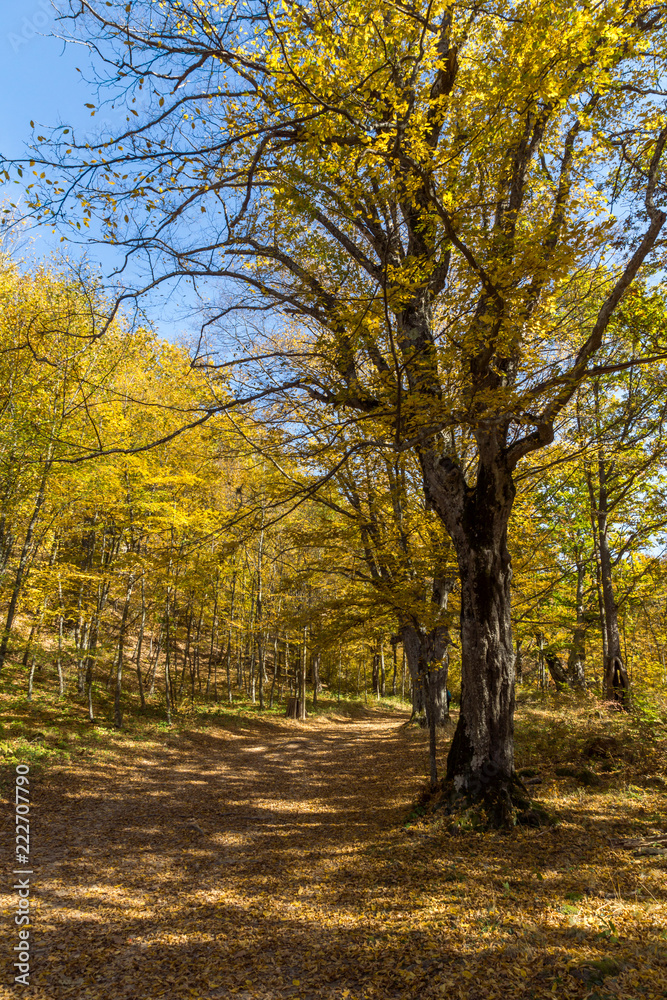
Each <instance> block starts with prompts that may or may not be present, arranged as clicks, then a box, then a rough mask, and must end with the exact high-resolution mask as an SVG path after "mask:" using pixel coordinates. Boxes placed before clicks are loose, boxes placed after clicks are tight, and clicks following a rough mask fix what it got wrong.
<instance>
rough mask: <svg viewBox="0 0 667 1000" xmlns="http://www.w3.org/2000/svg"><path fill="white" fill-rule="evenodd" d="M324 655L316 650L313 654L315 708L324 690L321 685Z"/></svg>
mask: <svg viewBox="0 0 667 1000" xmlns="http://www.w3.org/2000/svg"><path fill="white" fill-rule="evenodd" d="M321 660H322V654H321V653H320V652H319V651H318V650H314V651H313V654H312V681H313V707H315V706H316V705H317V696H318V694H319V693H320V691H321V690H322V687H321V685H320V663H321Z"/></svg>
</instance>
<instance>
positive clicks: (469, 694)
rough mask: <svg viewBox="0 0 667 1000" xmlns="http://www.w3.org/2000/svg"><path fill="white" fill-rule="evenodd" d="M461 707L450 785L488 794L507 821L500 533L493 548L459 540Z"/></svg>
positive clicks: (503, 544) (505, 590)
mask: <svg viewBox="0 0 667 1000" xmlns="http://www.w3.org/2000/svg"><path fill="white" fill-rule="evenodd" d="M458 557H459V567H460V571H461V646H462V669H461V713H460V715H459V722H458V725H457V727H456V732H455V734H454V739H453V741H452V746H451V749H450V752H449V758H448V760H447V777H448V778H449V779H451V780H452V781H453V783H454V787H455V788H456V790H457V791H459V792H463V793H465V794H467V795H469V796H470V797H471V798H473V799H475V798H479V797H483V798H486V799H490V800H492V801H493V802H494V805H495V806H496V808H497V811H498V812H499V814H500V815H499V816H498V818H499V819H501V820H506V819H509V814H510V813H511V800H510V795H509V790H510V786H511V784H512V782H513V779H514V650H513V648H512V628H511V621H510V609H511V604H510V581H511V578H512V571H511V567H510V557H509V552H508V550H507V540H506V532H504V531H503V533H502V536H501V537H500V538H499V539H498V540H497V544H496V545H495V546H491V545H486V546H480V547H474V548H473V547H472V546H470V547H468V549H467V551H466V550H465V549H464V546H463V545H461V546H460V549H459V552H458Z"/></svg>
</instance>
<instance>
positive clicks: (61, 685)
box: [56, 577, 65, 698]
mask: <svg viewBox="0 0 667 1000" xmlns="http://www.w3.org/2000/svg"><path fill="white" fill-rule="evenodd" d="M58 603H59V612H58V653H57V656H56V670H57V671H58V695H59V697H60V698H62V697H63V695H64V694H65V678H64V676H63V585H62V581H61V580H60V577H59V578H58Z"/></svg>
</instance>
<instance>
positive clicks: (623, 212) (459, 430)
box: [24, 0, 667, 822]
mask: <svg viewBox="0 0 667 1000" xmlns="http://www.w3.org/2000/svg"><path fill="white" fill-rule="evenodd" d="M71 16H72V30H73V33H74V34H75V35H76V37H77V39H78V40H82V39H83V40H85V41H86V42H88V43H89V44H90V45H91V47H92V48H93V49H94V51H95V52H97V53H100V58H101V62H100V63H99V67H100V74H101V78H102V81H103V82H104V83H106V84H109V85H110V86H111V87H112V90H114V86H115V90H114V95H115V98H114V99H116V98H117V99H120V100H122V99H125V100H126V101H127V109H128V114H127V126H126V128H122V129H119V130H117V131H116V133H115V134H109V133H108V131H107V133H106V134H105V135H104V137H103V138H101V139H100V141H99V142H98V143H97V144H89V143H88V144H87V143H79V142H77V137H76V135H73V134H72V133H71V131H70V130H68V129H60V130H56V132H55V133H53V135H52V137H51V139H50V140H48V139H46V138H45V137H42V139H43V142H42V140H40V138H39V137H38V138H37V144H36V147H35V151H34V153H33V169H34V172H35V174H36V175H37V180H35V181H34V184H35V186H34V187H31V190H30V198H31V206H32V212H33V213H34V215H35V216H36V217H39V218H40V219H43V220H46V221H48V222H49V223H52V222H53V221H58V220H60V221H62V222H63V224H64V225H65V227H67V226H68V225H69V226H76V227H79V228H81V227H82V226H83V227H84V228H85V226H86V225H87V223H88V221H89V219H90V218H92V217H93V216H95V217H97V218H98V219H99V220H101V224H102V226H103V228H104V235H103V238H104V239H106V240H108V241H110V242H112V243H114V244H115V245H117V246H119V247H120V248H123V249H124V250H125V252H126V253H127V254H128V255H131V256H132V257H133V258H134V259H136V258H137V257H139V256H141V255H142V254H143V255H144V257H145V258H146V259H147V262H148V264H149V265H150V273H151V282H150V284H151V286H152V287H154V285H155V283H159V282H161V281H166V280H171V279H174V278H178V277H184V278H187V279H188V280H190V281H194V282H197V281H201V282H202V283H203V284H204V286H205V289H204V290H205V292H206V294H207V296H210V291H211V286H210V283H211V281H214V280H218V281H220V282H221V288H222V296H221V304H220V308H219V310H217V312H216V311H215V310H214V311H213V312H212V314H211V315H210V316H209V317H208V322H209V323H213V322H214V320H215V317H216V316H218V317H219V318H221V321H222V318H224V317H225V316H228V315H229V310H230V309H232V308H234V306H236V307H238V308H246V309H248V308H250V309H254V310H257V309H260V310H261V309H270V308H274V309H278V310H282V311H283V312H284V313H286V314H290V315H292V316H294V315H296V316H297V317H299V318H300V320H301V322H302V325H303V328H304V343H306V344H307V350H300V351H289V350H288V351H284V350H283V349H282V346H281V347H280V349H278V348H277V347H275V346H274V345H271V344H270V345H269V346H268V347H266V346H264V345H260V346H259V348H258V349H259V353H260V354H262V355H264V357H263V358H262V359H261V361H260V360H259V359H258V363H257V365H256V367H255V369H254V373H253V374H254V380H255V381H254V385H253V392H254V394H255V395H260V394H262V393H269V392H278V391H282V392H290V393H292V394H294V393H298V392H301V393H302V394H304V395H306V396H307V397H308V398H310V399H311V400H312V401H314V402H317V403H319V404H320V405H322V406H324V407H326V408H328V411H329V413H330V415H331V418H332V419H334V418H335V417H340V419H348V420H349V419H352V418H355V419H356V420H357V426H358V428H359V435H360V436H363V437H365V438H366V439H367V440H366V442H365V443H366V445H370V443H371V442H373V443H374V445H375V446H377V447H383V448H394V449H399V450H400V449H407V448H412V449H415V451H416V453H417V455H418V458H419V462H420V466H421V476H422V488H423V490H424V492H425V495H426V497H427V500H428V502H429V504H430V505H431V506H432V507H433V509H434V511H435V512H436V513H437V515H438V517H440V518H441V520H442V522H443V524H444V525H445V527H446V529H447V531H448V532H449V534H450V536H451V538H452V541H453V544H454V547H455V549H456V553H457V560H458V568H459V574H460V579H461V601H462V646H463V665H462V701H461V715H460V720H459V724H458V728H457V732H456V735H455V738H454V741H453V745H452V749H451V752H450V755H449V761H448V776H449V778H450V779H451V783H452V787H453V789H455V790H456V791H457V792H462V793H466V794H467V795H469V796H471V797H473V798H477V797H479V796H480V795H481V796H482V797H483V798H484V799H485V800H486V802H487V804H488V806H489V808H490V812H491V813H492V814H493V815H494V816H495V818H496V820H497V821H499V822H512V821H513V819H514V816H515V814H514V811H513V803H518V804H519V805H521V806H522V807H523V805H524V804H525V800H524V799H523V797H522V792H521V789H520V787H519V784H518V782H517V780H516V778H515V774H514V754H513V714H514V673H513V650H512V638H511V626H510V579H511V566H510V556H509V550H508V546H507V525H508V520H509V517H510V513H511V509H512V502H513V499H514V494H515V486H514V470H515V468H516V466H517V463H518V462H519V461H520V460H521V459H522V458H523V457H524V456H526V455H527V454H529V453H530V452H531V451H534V450H535V449H539V448H542V447H544V446H545V445H547V444H549V443H550V442H551V440H552V438H553V436H554V425H555V421H556V419H557V417H558V415H559V413H560V412H561V411H562V409H563V407H565V406H566V405H567V403H568V402H569V400H570V399H571V397H572V395H573V394H574V393H575V392H576V389H577V386H578V385H579V384H580V383H581V382H582V381H583V380H585V379H587V378H588V377H590V375H591V372H593V373H594V372H595V356H596V353H597V352H598V350H599V349H600V346H601V345H602V343H603V340H604V336H605V331H606V329H607V326H608V324H609V321H610V318H611V317H612V315H613V313H614V311H615V309H616V307H617V306H618V304H619V302H620V301H621V299H622V297H623V295H624V294H625V292H626V291H627V289H628V288H629V287H630V286H631V285H632V283H633V281H634V280H635V277H636V276H637V274H638V272H639V271H640V269H641V268H642V267H654V266H655V267H657V266H658V260H659V255H658V254H657V253H656V251H657V249H658V248H659V245H660V236H661V231H662V228H663V226H664V223H665V219H666V217H667V216H666V215H665V212H664V211H663V210H662V209H661V208H660V207H659V204H658V202H659V199H660V197H661V196H662V185H663V176H664V174H663V167H662V154H663V149H664V145H665V141H666V140H667V117H666V115H665V108H664V97H663V94H664V86H663V75H664V71H665V53H666V52H667V47H666V45H665V17H664V12H663V10H662V8H660V7H655V6H652V5H650V4H648V3H643V2H639V0H622V2H621V0H603V2H602V3H600V4H597V5H594V6H589V5H580V6H578V7H576V6H575V7H573V6H572V4H568V3H564V2H563V0H555V2H554V0H522V2H519V3H517V4H513V5H512V6H511V8H510V7H508V6H507V4H506V3H505V2H504V0H489V2H485V3H479V4H475V5H473V6H472V7H471V6H470V5H467V4H459V3H456V2H436V3H433V2H431V0H429V2H426V0H423V2H420V0H416V2H410V3H406V4H400V3H398V4H390V5H387V4H381V3H378V2H377V0H346V2H343V3H342V4H341V3H335V4H333V3H326V2H325V3H320V2H317V3H309V2H303V3H296V2H294V3H290V2H288V3H282V2H281V3H272V2H264V0H250V2H249V3H248V4H245V5H244V6H242V7H239V6H238V5H236V4H235V3H232V2H230V0H224V2H221V3H217V2H215V3H214V2H206V3H199V2H192V0H183V2H180V3H178V4H172V3H168V4H161V5H156V4H154V3H148V2H146V0H130V2H127V3H125V2H122V3H121V2H112V0H109V2H107V3H97V2H94V0H76V2H72V4H71ZM40 142H41V145H40ZM24 166H25V169H27V164H25V165H24ZM41 174H46V175H47V178H46V179H47V180H49V181H50V182H51V183H50V184H49V186H48V187H45V186H43V185H42V184H40V182H39V177H40V175H41ZM232 286H236V287H238V289H239V294H238V297H237V298H236V300H235V301H231V300H230V295H231V291H230V289H231V288H232ZM582 288H585V289H587V291H586V293H585V295H586V298H587V299H588V306H589V308H588V309H587V310H586V309H581V308H576V305H577V303H576V302H573V293H574V292H575V291H576V292H577V293H579V291H580V290H581V289H582ZM128 294H131V295H132V296H134V295H135V294H136V290H134V289H133V290H131V291H126V292H125V293H124V295H128ZM122 299H123V295H121V296H120V299H119V301H122ZM587 317H591V318H590V319H588V318H587ZM275 327H276V324H275V322H273V323H269V324H267V327H266V334H265V335H266V337H267V338H268V339H269V341H270V340H271V338H272V334H273V332H274V330H275ZM654 346H655V345H651V344H650V343H642V344H638V345H637V358H638V359H641V358H642V357H644V356H645V355H646V353H647V352H648V353H650V352H651V349H652V347H654ZM658 349H659V350H660V351H662V345H659V348H658ZM245 353H246V356H247V353H248V352H247V345H246V352H245ZM278 355H280V356H278ZM230 360H231V358H230ZM244 370H245V371H247V370H248V369H247V368H246V369H244ZM246 381H247V377H246ZM367 418H368V419H367ZM366 430H367V431H368V433H367V434H366ZM362 444H363V442H361V441H360V442H359V447H361V446H362Z"/></svg>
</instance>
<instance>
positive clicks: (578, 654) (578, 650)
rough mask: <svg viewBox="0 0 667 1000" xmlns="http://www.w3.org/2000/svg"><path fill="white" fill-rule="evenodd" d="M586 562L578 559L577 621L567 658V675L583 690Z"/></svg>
mask: <svg viewBox="0 0 667 1000" xmlns="http://www.w3.org/2000/svg"><path fill="white" fill-rule="evenodd" d="M585 580H586V564H585V563H584V561H583V559H578V560H577V592H576V599H575V600H576V615H577V623H576V625H575V627H574V635H573V636H572V647H571V649H570V652H569V655H568V658H567V675H568V681H569V684H570V686H571V687H573V688H578V689H579V690H583V689H584V688H585V687H586V621H585V618H584V583H585Z"/></svg>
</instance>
